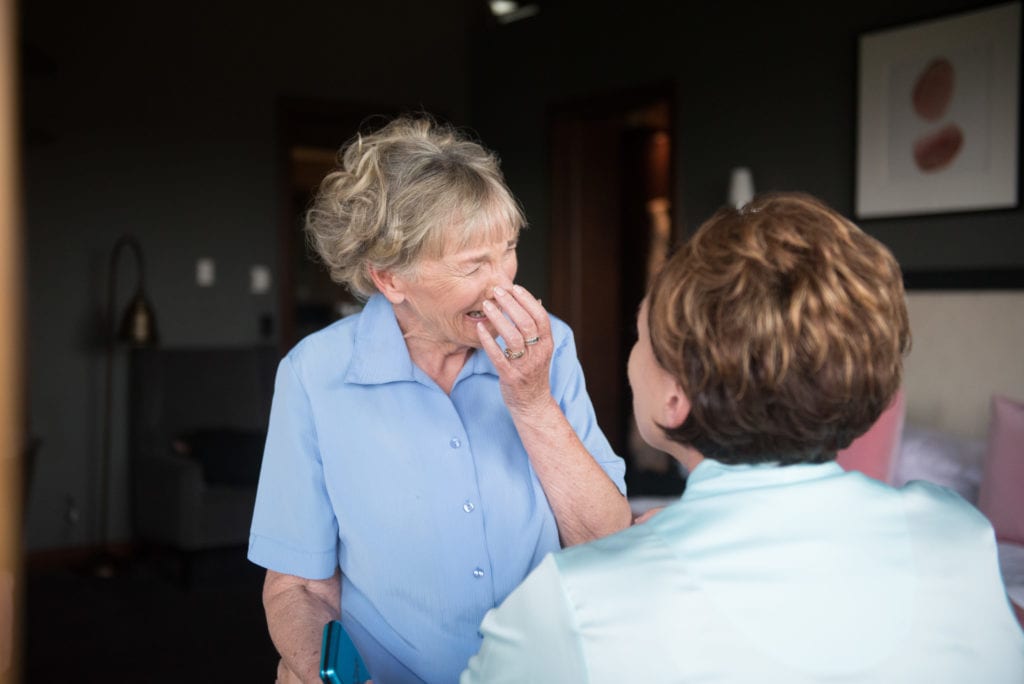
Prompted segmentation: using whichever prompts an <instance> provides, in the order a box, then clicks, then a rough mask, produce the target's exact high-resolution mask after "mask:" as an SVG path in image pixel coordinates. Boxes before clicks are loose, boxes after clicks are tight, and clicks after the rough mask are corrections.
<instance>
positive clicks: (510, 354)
mask: <svg viewBox="0 0 1024 684" xmlns="http://www.w3.org/2000/svg"><path fill="white" fill-rule="evenodd" d="M525 353H526V350H525V349H520V350H519V351H512V350H511V349H506V350H505V358H506V359H508V360H509V361H515V360H516V359H518V358H519V357H521V356H522V355H523V354H525Z"/></svg>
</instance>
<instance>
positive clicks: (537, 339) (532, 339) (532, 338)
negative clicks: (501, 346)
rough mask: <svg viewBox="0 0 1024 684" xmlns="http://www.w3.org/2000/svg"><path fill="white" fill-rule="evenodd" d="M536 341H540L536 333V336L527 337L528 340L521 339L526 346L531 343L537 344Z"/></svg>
mask: <svg viewBox="0 0 1024 684" xmlns="http://www.w3.org/2000/svg"><path fill="white" fill-rule="evenodd" d="M538 342H540V335H538V336H536V337H531V338H530V339H528V340H523V343H524V344H525V345H526V346H530V345H531V344H537V343H538Z"/></svg>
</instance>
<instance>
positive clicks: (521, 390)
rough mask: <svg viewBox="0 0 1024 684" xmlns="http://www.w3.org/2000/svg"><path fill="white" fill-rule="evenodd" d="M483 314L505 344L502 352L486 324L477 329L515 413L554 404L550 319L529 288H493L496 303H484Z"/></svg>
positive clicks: (511, 408)
mask: <svg viewBox="0 0 1024 684" xmlns="http://www.w3.org/2000/svg"><path fill="white" fill-rule="evenodd" d="M484 313H485V314H486V315H487V318H488V320H489V321H490V323H491V325H492V326H494V329H495V330H496V331H497V333H498V335H500V336H501V338H502V339H503V340H504V341H505V349H502V348H501V347H500V346H499V345H498V343H497V341H496V340H495V338H493V337H491V335H490V333H488V332H487V328H486V327H485V326H484V324H483V323H478V324H477V326H476V332H477V336H478V337H479V338H480V344H481V345H482V347H483V349H484V352H486V354H487V356H488V358H490V360H491V363H493V364H494V367H495V368H496V369H497V371H498V380H499V382H500V384H501V394H502V397H504V399H505V404H506V405H507V406H508V407H509V410H510V411H512V412H528V411H530V410H531V409H540V408H542V407H544V406H545V405H546V404H547V403H548V402H550V401H551V382H550V372H551V371H550V369H551V355H552V354H553V353H554V342H553V341H552V339H551V319H550V317H549V316H548V312H547V311H545V310H544V306H543V305H542V304H541V303H540V300H538V299H537V298H536V297H534V296H533V295H532V294H530V293H529V292H528V291H527V290H526V288H524V287H522V286H520V285H514V286H512V289H511V290H506V289H504V288H501V287H496V288H494V302H491V301H490V300H485V301H484Z"/></svg>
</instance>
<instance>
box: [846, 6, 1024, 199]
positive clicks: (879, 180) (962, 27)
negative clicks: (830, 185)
mask: <svg viewBox="0 0 1024 684" xmlns="http://www.w3.org/2000/svg"><path fill="white" fill-rule="evenodd" d="M1020 15H1021V3H1020V2H1012V3H1007V4H1003V5H998V6H995V7H992V8H988V9H983V10H979V11H975V12H969V13H966V14H959V15H955V16H952V17H946V18H940V19H936V20H932V21H927V22H922V23H918V24H912V25H909V26H901V27H896V28H892V29H886V30H882V31H875V32H872V33H867V34H864V35H862V36H861V37H860V46H859V49H860V54H859V69H860V74H859V84H858V123H857V175H856V192H855V194H856V204H855V207H856V213H857V217H858V218H862V219H863V218H880V217H886V216H906V215H914V214H937V213H946V212H958V211H979V210H985V209H1008V208H1013V207H1016V206H1017V204H1018V178H1017V174H1018V165H1019V161H1018V150H1019V144H1018V135H1019V131H1018V127H1019V114H1018V112H1019V85H1020V75H1019V74H1020V25H1021V24H1020Z"/></svg>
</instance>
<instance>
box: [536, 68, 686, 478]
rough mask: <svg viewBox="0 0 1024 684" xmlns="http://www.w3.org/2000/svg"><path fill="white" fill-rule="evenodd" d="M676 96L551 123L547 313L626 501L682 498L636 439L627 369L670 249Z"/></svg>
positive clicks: (614, 101)
mask: <svg viewBox="0 0 1024 684" xmlns="http://www.w3.org/2000/svg"><path fill="white" fill-rule="evenodd" d="M672 100H673V97H672V90H671V88H670V87H659V88H653V89H648V90H644V91H639V92H626V93H614V94H611V95H608V96H603V97H601V98H599V99H597V100H588V101H585V102H575V103H568V104H566V105H562V106H559V107H558V108H556V109H555V110H554V111H553V112H552V115H551V118H550V129H549V134H550V138H549V139H550V141H551V143H550V144H551V152H552V154H551V164H552V168H551V171H552V210H553V212H552V213H553V216H552V218H553V224H552V228H551V269H550V273H551V284H550V296H551V302H550V305H549V307H550V310H551V311H552V312H553V313H555V314H556V315H558V316H560V317H561V318H563V319H564V320H565V321H566V322H567V323H569V325H570V326H572V328H573V331H574V333H575V336H576V346H577V349H578V352H579V358H580V363H581V364H582V365H583V370H584V373H585V374H586V378H587V389H588V391H589V393H590V397H591V399H592V400H593V402H594V410H595V412H596V414H597V420H598V423H599V425H600V426H601V428H602V430H604V432H605V434H606V435H607V436H608V439H609V441H610V442H611V444H612V446H613V447H614V448H615V450H616V451H617V452H618V453H619V454H621V455H623V457H624V458H625V459H626V463H627V470H626V473H627V475H626V480H627V485H628V486H629V489H630V493H631V494H634V493H635V494H651V495H654V494H675V493H678V492H680V491H682V488H683V481H682V479H681V477H680V476H679V471H678V469H677V468H676V467H675V463H674V461H672V460H671V459H670V458H669V457H668V456H667V455H666V454H663V453H661V452H658V451H655V450H652V449H650V448H649V447H647V446H646V445H645V444H644V443H643V442H642V440H640V439H639V436H638V435H637V434H636V429H635V422H634V420H633V416H632V410H631V407H632V401H631V395H630V390H629V385H628V381H627V378H626V361H627V359H628V357H629V352H630V350H631V349H632V346H633V343H634V342H635V340H636V312H637V308H638V307H639V305H640V301H641V299H643V296H644V294H645V292H646V290H647V286H648V283H649V282H650V279H651V277H652V276H653V275H654V274H655V273H657V271H658V270H659V269H660V267H661V264H662V263H663V261H664V259H665V257H666V255H667V252H668V249H669V245H670V243H671V242H672V235H673V230H672V225H673V223H672V215H673V207H672V201H671V197H672V188H673V187H674V184H673V175H674V174H673V164H672V144H673V136H672V121H673V116H672Z"/></svg>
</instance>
